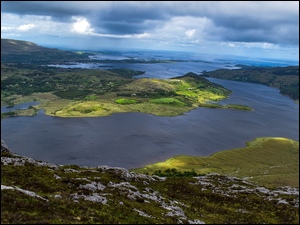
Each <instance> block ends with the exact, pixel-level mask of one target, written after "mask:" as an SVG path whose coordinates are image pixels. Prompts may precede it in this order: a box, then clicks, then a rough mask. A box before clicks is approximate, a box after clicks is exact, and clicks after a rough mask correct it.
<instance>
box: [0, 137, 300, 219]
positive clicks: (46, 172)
mask: <svg viewBox="0 0 300 225" xmlns="http://www.w3.org/2000/svg"><path fill="white" fill-rule="evenodd" d="M298 222H299V188H292V187H287V186H285V187H277V188H276V189H267V188H265V187H263V186H257V185H255V184H252V183H250V182H248V181H246V180H245V179H240V178H236V177H228V176H222V175H219V174H215V173H212V174H207V175H202V176H194V177H159V176H156V175H152V176H150V175H145V174H138V173H134V172H130V171H128V170H126V169H123V168H118V167H108V166H98V167H79V166H76V165H55V164H51V163H46V162H41V161H36V160H34V159H31V158H28V157H24V156H20V155H17V154H15V153H13V152H12V151H11V150H10V149H9V148H8V147H7V146H6V145H5V144H4V142H3V141H1V223H2V224H5V223H10V224H18V223H30V224H44V223H60V224H61V223H63V224H75V223H76V224H77V223H80V224H90V223H99V224H115V223H116V224H120V223H121V224H182V223H184V224H204V223H208V224H264V223H266V224H283V223H284V224H298Z"/></svg>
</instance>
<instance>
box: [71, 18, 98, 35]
mask: <svg viewBox="0 0 300 225" xmlns="http://www.w3.org/2000/svg"><path fill="white" fill-rule="evenodd" d="M72 19H74V20H76V22H75V23H73V24H72V29H71V31H72V32H75V33H79V34H92V33H93V30H94V29H93V28H91V25H90V23H89V21H88V20H87V19H86V18H84V17H72Z"/></svg>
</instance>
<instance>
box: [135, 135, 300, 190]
mask: <svg viewBox="0 0 300 225" xmlns="http://www.w3.org/2000/svg"><path fill="white" fill-rule="evenodd" d="M173 168H174V169H176V170H177V171H182V172H183V171H195V172H196V173H197V174H208V173H219V174H223V175H228V176H236V177H240V178H247V180H248V181H251V182H256V183H258V184H260V185H264V186H267V187H275V186H293V187H299V142H297V141H294V140H291V139H287V138H279V137H274V138H271V137H270V138H257V139H255V140H253V141H251V142H248V143H247V146H246V147H244V148H237V149H231V150H225V151H221V152H217V153H215V154H213V155H211V156H208V157H200V156H184V155H180V156H175V157H172V158H170V159H167V160H166V161H164V162H158V163H155V164H150V165H147V166H145V167H143V168H138V169H133V171H135V172H139V173H148V174H153V173H154V172H155V171H158V170H161V171H165V170H166V169H173Z"/></svg>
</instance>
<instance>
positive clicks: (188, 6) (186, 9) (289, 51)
mask: <svg viewBox="0 0 300 225" xmlns="http://www.w3.org/2000/svg"><path fill="white" fill-rule="evenodd" d="M1 38H9V39H17V40H26V41H32V42H34V43H37V44H39V45H41V46H45V47H58V48H62V49H68V48H69V49H74V50H97V51H101V50H122V51H124V50H134V49H141V50H143V49H144V50H169V51H183V52H185V51H186V52H197V53H199V54H216V55H233V56H244V57H250V58H251V57H253V58H255V57H260V58H272V59H284V60H292V61H296V62H299V1H1Z"/></svg>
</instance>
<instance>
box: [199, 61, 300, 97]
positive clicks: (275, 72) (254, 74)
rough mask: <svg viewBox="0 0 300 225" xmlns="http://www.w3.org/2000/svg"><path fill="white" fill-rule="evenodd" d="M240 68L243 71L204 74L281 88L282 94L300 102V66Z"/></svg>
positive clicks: (225, 70) (220, 70)
mask: <svg viewBox="0 0 300 225" xmlns="http://www.w3.org/2000/svg"><path fill="white" fill-rule="evenodd" d="M239 66H241V69H236V70H227V69H218V70H215V71H209V72H204V73H203V75H204V76H207V77H215V78H220V79H227V80H236V81H245V82H252V83H259V84H265V85H268V86H271V87H275V88H279V90H280V93H281V94H283V95H287V96H289V97H290V98H292V99H294V100H299V66H287V67H251V66H243V65H239Z"/></svg>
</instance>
